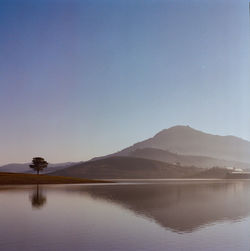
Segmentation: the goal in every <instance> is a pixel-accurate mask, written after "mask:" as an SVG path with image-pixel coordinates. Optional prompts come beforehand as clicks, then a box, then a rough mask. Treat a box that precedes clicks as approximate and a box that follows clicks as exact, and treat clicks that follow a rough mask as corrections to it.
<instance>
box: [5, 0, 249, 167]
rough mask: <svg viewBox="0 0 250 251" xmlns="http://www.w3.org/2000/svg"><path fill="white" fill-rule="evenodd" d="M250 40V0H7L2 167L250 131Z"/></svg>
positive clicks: (245, 135) (243, 135)
mask: <svg viewBox="0 0 250 251" xmlns="http://www.w3.org/2000/svg"><path fill="white" fill-rule="evenodd" d="M249 38H250V37H249V3H248V0H235V1H233V0H189V1H186V0H165V1H163V0H60V1H59V0H33V1H31V0H29V1H28V0H8V1H7V0H0V164H6V163H12V162H20V163H21V162H29V161H31V159H32V157H34V156H43V157H44V158H46V160H47V161H49V162H65V161H81V160H88V159H90V158H92V157H95V156H100V155H105V154H109V153H113V152H116V151H118V150H121V149H123V148H125V147H127V146H130V145H132V144H134V143H136V142H138V141H141V140H144V139H147V138H149V137H152V136H153V135H155V134H156V133H157V132H159V131H160V130H162V129H165V128H169V127H171V126H174V125H189V126H191V127H193V128H195V129H198V130H202V131H204V132H208V133H212V134H219V135H235V136H239V137H241V138H244V139H247V140H250V114H249V107H250V81H249V80H250V78H249V66H250V65H249V55H250V52H249Z"/></svg>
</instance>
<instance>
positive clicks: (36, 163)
mask: <svg viewBox="0 0 250 251" xmlns="http://www.w3.org/2000/svg"><path fill="white" fill-rule="evenodd" d="M47 166H48V162H47V161H45V160H44V158H41V157H34V158H33V160H32V164H31V165H30V168H32V169H34V170H35V171H36V172H37V174H39V172H40V171H43V169H44V168H46V167H47Z"/></svg>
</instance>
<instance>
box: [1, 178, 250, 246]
mask: <svg viewBox="0 0 250 251" xmlns="http://www.w3.org/2000/svg"><path fill="white" fill-rule="evenodd" d="M0 202H1V204H0V250H1V251H14V250H18V251H20V250H27V251H29V250H35V251H36V250H39V251H40V250H46V251H48V250H51V251H57V250H58V251H64V250H74V251H78V250H86V251H88V250H93V251H99V250H111V251H112V250H117V251H119V250H124V251H125V250H126V251H129V250H136V251H137V250H145V251H149V250H150V251H151V250H152V251H157V250H170V251H175V250H185V251H186V250H205V251H206V250H211V251H216V250H219V251H221V250H222V251H224V250H225V251H226V250H227V251H228V250H229V251H230V250H233V251H235V250H248V251H249V250H250V182H249V181H236V180H235V181H163V180H162V181H160V182H159V181H158V182H153V181H151V182H149V183H147V182H142V183H138V182H136V183H121V184H105V185H100V184H99V185H43V186H41V185H40V186H2V187H0Z"/></svg>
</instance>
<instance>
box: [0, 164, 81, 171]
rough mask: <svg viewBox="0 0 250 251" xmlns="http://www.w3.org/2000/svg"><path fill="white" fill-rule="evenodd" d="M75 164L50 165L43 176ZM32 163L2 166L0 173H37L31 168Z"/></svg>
mask: <svg viewBox="0 0 250 251" xmlns="http://www.w3.org/2000/svg"><path fill="white" fill-rule="evenodd" d="M73 164H76V163H74V162H66V163H57V164H51V163H49V164H48V167H47V168H46V169H44V171H43V172H42V173H43V174H45V173H50V172H54V171H57V170H60V169H63V168H66V167H69V166H71V165H73ZM29 165H30V163H24V164H18V163H11V164H7V165H4V166H0V172H11V173H35V172H34V171H33V170H32V169H31V168H30V167H29Z"/></svg>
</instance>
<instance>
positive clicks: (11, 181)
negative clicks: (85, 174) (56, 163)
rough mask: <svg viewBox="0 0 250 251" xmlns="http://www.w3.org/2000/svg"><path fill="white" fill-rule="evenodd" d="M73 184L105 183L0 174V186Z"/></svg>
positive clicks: (23, 174) (18, 174)
mask: <svg viewBox="0 0 250 251" xmlns="http://www.w3.org/2000/svg"><path fill="white" fill-rule="evenodd" d="M73 183H107V181H101V180H89V179H82V178H71V177H62V176H49V175H42V174H40V175H36V174H25V173H3V172H0V185H28V184H73Z"/></svg>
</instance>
